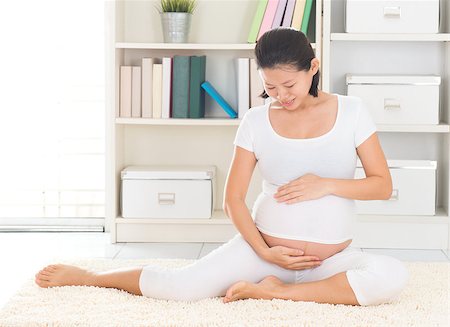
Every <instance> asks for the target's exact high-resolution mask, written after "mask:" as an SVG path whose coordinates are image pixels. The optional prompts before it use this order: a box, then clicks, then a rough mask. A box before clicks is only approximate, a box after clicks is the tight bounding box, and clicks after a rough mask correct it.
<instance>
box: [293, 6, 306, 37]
mask: <svg viewBox="0 0 450 327" xmlns="http://www.w3.org/2000/svg"><path fill="white" fill-rule="evenodd" d="M305 4H306V0H297V1H296V2H295V8H294V14H293V15H292V23H291V27H292V28H294V29H296V30H297V31H300V28H301V27H302V19H303V12H304V11H305Z"/></svg>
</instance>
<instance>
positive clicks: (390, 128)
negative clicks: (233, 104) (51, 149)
mask: <svg viewBox="0 0 450 327" xmlns="http://www.w3.org/2000/svg"><path fill="white" fill-rule="evenodd" d="M240 122H241V119H231V118H205V119H176V118H169V119H153V118H116V124H120V125H173V126H238V125H239V123H240ZM377 127H378V132H410V133H417V132H418V133H449V132H450V125H448V124H439V125H386V124H381V125H377Z"/></svg>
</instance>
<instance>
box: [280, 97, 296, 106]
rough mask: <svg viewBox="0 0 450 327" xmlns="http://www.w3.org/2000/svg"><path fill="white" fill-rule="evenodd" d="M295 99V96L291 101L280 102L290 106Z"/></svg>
mask: <svg viewBox="0 0 450 327" xmlns="http://www.w3.org/2000/svg"><path fill="white" fill-rule="evenodd" d="M294 100H295V98H294V99H292V100H290V101H287V102H280V103H281V105H282V106H284V107H287V106H290V105H291V104H292V103H293V102H294Z"/></svg>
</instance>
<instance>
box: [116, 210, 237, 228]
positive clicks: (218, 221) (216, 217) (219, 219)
mask: <svg viewBox="0 0 450 327" xmlns="http://www.w3.org/2000/svg"><path fill="white" fill-rule="evenodd" d="M116 222H117V223H118V224H170V225H172V224H173V225H179V224H196V225H199V224H208V225H211V224H213V225H232V224H233V222H232V221H231V219H229V218H228V217H227V216H226V215H225V213H224V212H223V210H215V211H214V212H213V215H212V217H211V218H209V219H200V218H197V219H195V218H191V219H188V218H183V219H169V218H160V219H156V218H139V219H138V218H122V217H117V218H116Z"/></svg>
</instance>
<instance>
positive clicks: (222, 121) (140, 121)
mask: <svg viewBox="0 0 450 327" xmlns="http://www.w3.org/2000/svg"><path fill="white" fill-rule="evenodd" d="M240 122H241V120H240V119H232V118H204V119H177V118H169V119H153V118H116V124H120V125H173V126H238V125H239V123H240Z"/></svg>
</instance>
